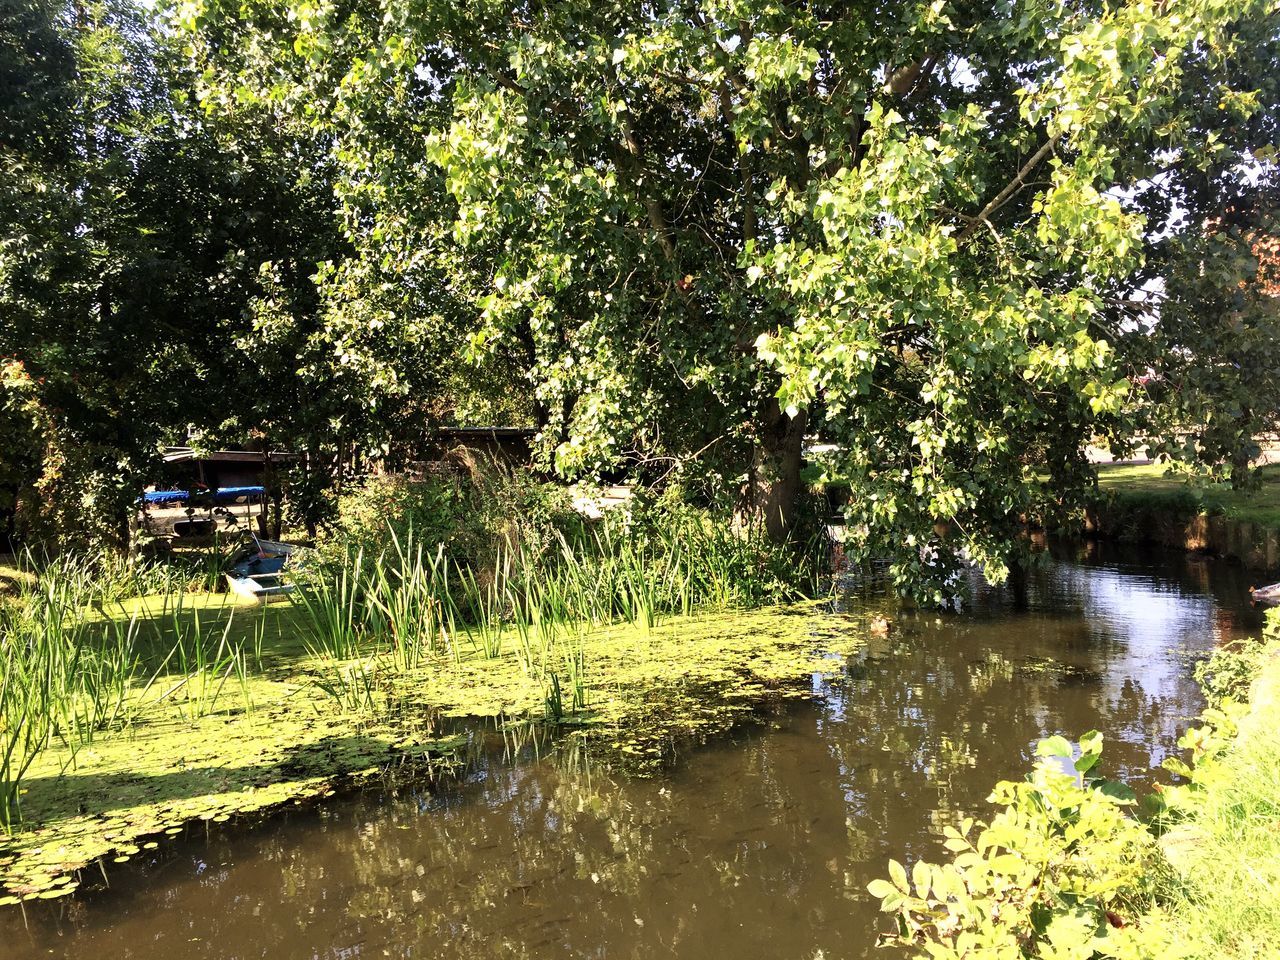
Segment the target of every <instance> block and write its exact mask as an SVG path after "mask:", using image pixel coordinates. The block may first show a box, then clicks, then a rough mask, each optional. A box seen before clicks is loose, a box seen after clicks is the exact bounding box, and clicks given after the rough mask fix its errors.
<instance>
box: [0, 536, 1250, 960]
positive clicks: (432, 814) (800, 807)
mask: <svg viewBox="0 0 1280 960" xmlns="http://www.w3.org/2000/svg"><path fill="white" fill-rule="evenodd" d="M1246 577H1247V574H1245V573H1244V572H1243V571H1240V570H1239V569H1238V568H1234V567H1231V566H1228V565H1225V564H1221V563H1218V562H1215V561H1208V560H1204V559H1198V558H1192V557H1186V556H1183V555H1179V554H1169V555H1155V556H1152V555H1145V556H1144V555H1139V554H1135V553H1131V552H1118V551H1116V550H1115V549H1114V548H1106V549H1101V550H1100V548H1098V547H1096V546H1085V547H1069V548H1062V549H1060V550H1058V551H1056V556H1055V559H1054V561H1053V562H1052V563H1050V564H1049V565H1048V566H1047V567H1046V569H1045V570H1043V571H1042V572H1040V573H1038V574H1036V575H1035V576H1033V578H1032V581H1031V583H1030V585H1029V589H1028V592H1027V595H1026V597H1025V598H1024V601H1025V602H1023V603H1020V604H1015V603H1014V602H1013V600H1012V599H1011V598H1010V597H1009V596H1008V595H1006V594H1005V593H1004V592H1003V591H989V592H986V593H985V594H984V595H981V596H979V597H978V598H977V602H976V603H975V605H974V608H973V609H972V610H970V611H969V612H966V613H963V614H953V615H946V616H938V615H936V614H932V613H915V614H903V615H902V616H901V617H899V618H898V619H897V620H896V622H895V624H894V630H893V632H892V633H891V634H890V635H889V636H887V637H883V638H877V639H874V640H872V641H871V642H870V644H869V645H868V646H867V647H866V649H865V650H864V651H862V652H861V653H860V654H859V655H858V656H857V657H855V658H854V659H853V660H852V661H851V662H850V663H849V664H848V668H847V670H846V671H845V673H844V675H843V676H842V677H840V678H839V679H838V680H835V681H830V682H826V683H823V684H822V685H821V690H820V692H821V694H822V696H821V698H820V699H819V700H817V701H815V702H812V703H808V704H805V705H802V706H798V707H796V706H793V707H790V708H788V709H786V710H785V711H780V712H778V713H775V714H771V715H768V716H765V717H763V718H762V720H761V722H760V723H758V724H755V725H753V726H750V727H748V728H744V729H740V730H739V731H737V732H736V733H734V734H733V735H731V736H729V737H726V738H723V739H720V740H717V741H714V742H712V743H708V744H704V745H701V746H699V747H693V748H690V749H688V750H686V751H684V752H683V753H682V754H681V756H680V758H679V759H678V761H677V762H676V764H675V765H674V767H673V768H672V769H671V770H670V771H669V772H668V773H667V774H666V775H664V776H663V777H660V778H656V779H637V778H631V777H627V776H625V775H620V774H610V773H608V772H605V771H603V770H602V769H600V768H599V766H598V765H597V764H595V763H593V762H592V760H591V758H590V756H588V755H587V754H586V753H584V752H583V751H582V750H581V749H570V748H567V747H563V746H561V747H557V746H556V745H555V744H551V743H542V744H536V743H525V744H517V745H515V746H512V745H511V744H510V743H509V742H507V741H504V739H503V738H502V737H499V736H496V735H489V736H487V737H484V736H481V737H479V738H478V739H479V741H480V742H481V749H480V751H479V754H478V756H477V758H476V760H475V762H474V764H473V766H472V768H471V770H470V773H469V774H468V775H467V776H466V777H465V778H463V779H462V780H460V781H457V782H454V783H452V784H449V785H446V786H438V787H433V788H428V787H425V786H424V787H417V788H403V787H402V788H400V789H398V790H395V791H392V792H390V793H388V792H386V791H374V790H370V791H366V792H364V793H362V794H360V795H357V796H353V797H347V798H343V799H337V800H333V801H330V802H328V803H324V804H321V805H319V806H317V807H314V808H311V809H299V810H296V811H293V812H292V813H289V814H282V815H278V816H276V817H273V818H271V819H269V820H268V821H267V822H265V823H263V824H261V825H259V826H257V827H253V828H244V827H241V828H238V829H226V830H221V831H215V832H213V833H210V834H208V835H206V834H204V833H203V832H201V833H200V834H199V836H197V837H188V838H187V839H185V840H182V841H180V842H177V843H172V844H168V845H166V847H165V848H164V849H163V850H162V851H161V852H160V853H159V854H158V855H157V856H156V857H155V858H154V859H153V860H152V861H151V862H150V863H148V864H144V865H139V866H130V867H127V868H124V869H120V868H117V869H116V870H114V871H113V872H112V873H111V874H110V879H111V887H110V889H104V890H100V891H97V892H91V893H89V894H87V895H84V896H81V897H79V898H78V899H77V900H75V901H73V902H69V903H68V902H59V903H56V904H50V905H41V906H40V907H38V908H36V909H30V908H29V911H28V922H27V924H26V925H24V924H23V923H22V918H21V916H20V915H18V914H16V913H14V912H13V911H7V912H6V913H5V914H4V915H3V916H0V957H5V958H13V960H25V958H29V957H30V958H34V957H49V956H55V957H94V958H98V957H100V958H109V960H114V958H122V960H123V958H148V960H150V958H161V960H183V958H251V957H252V958H270V960H294V958H297V960H302V958H307V960H322V958H323V960H330V958H332V960H347V958H366V957H367V958H379V957H396V958H407V957H414V958H419V957H421V958H481V957H483V958H514V957H520V958H525V957H527V958H544V957H545V958H561V957H565V958H567V957H575V958H605V957H608V958H633V957H634V958H665V957H680V958H698V960H703V958H706V960H714V958H730V960H749V958H757V957H760V958H779V960H790V958H796V960H813V958H815V957H818V956H821V957H825V958H830V960H836V958H861V957H868V956H873V955H875V954H876V953H877V951H876V950H875V948H874V944H875V939H876V933H877V930H878V929H879V927H880V923H881V921H880V918H879V915H878V914H877V911H876V904H875V903H874V902H873V901H872V899H871V898H870V897H869V895H868V894H867V893H866V892H865V888H866V884H867V882H868V881H869V880H870V879H872V878H873V877H875V876H878V875H881V874H883V873H884V870H885V862H886V860H887V859H888V858H889V857H896V858H898V859H900V860H908V861H909V860H912V859H914V858H917V857H926V858H932V859H939V858H940V857H941V856H942V851H941V845H940V842H939V839H938V833H939V831H940V829H941V827H942V826H944V825H946V824H950V823H953V822H955V821H956V820H957V819H959V818H960V817H962V816H964V815H966V814H976V815H979V816H983V815H986V814H987V812H988V811H989V807H988V806H987V805H986V803H985V798H986V796H987V794H988V792H989V790H990V788H991V786H992V784H993V783H994V782H995V781H996V780H998V779H1002V778H1010V777H1020V776H1021V775H1022V774H1023V773H1024V772H1025V770H1026V769H1027V767H1028V765H1029V762H1030V757H1031V748H1032V745H1033V744H1034V743H1035V742H1036V740H1038V739H1039V738H1041V737H1043V736H1045V735H1047V734H1050V733H1057V732H1061V733H1064V734H1066V735H1067V736H1071V737H1076V736H1079V735H1080V734H1082V733H1084V732H1086V731H1087V730H1090V729H1095V728H1096V729H1099V730H1101V731H1103V733H1104V735H1105V737H1106V744H1107V745H1106V749H1105V753H1104V762H1105V769H1106V773H1107V774H1108V775H1110V776H1119V777H1123V778H1127V779H1129V780H1130V782H1132V783H1134V785H1135V786H1137V787H1139V788H1140V789H1141V788H1142V787H1143V786H1145V785H1148V784H1149V783H1150V782H1151V780H1150V776H1151V775H1150V770H1151V769H1152V768H1153V767H1155V766H1157V765H1158V764H1159V762H1160V760H1161V759H1162V758H1163V757H1165V756H1166V755H1168V754H1169V753H1171V752H1172V751H1173V750H1175V749H1176V746H1175V744H1176V740H1177V737H1178V734H1179V732H1180V730H1181V729H1182V728H1183V727H1184V726H1185V725H1186V722H1187V720H1188V718H1190V717H1192V716H1194V715H1195V713H1196V712H1198V710H1199V709H1200V700H1199V696H1198V691H1197V689H1196V687H1195V684H1194V683H1193V682H1192V680H1191V669H1192V663H1193V659H1192V658H1193V657H1194V656H1195V655H1196V654H1202V653H1204V652H1206V651H1208V650H1210V649H1212V648H1213V647H1214V646H1215V645H1216V644H1219V643H1221V642H1223V641H1226V640H1229V639H1231V638H1234V637H1237V636H1241V635H1244V634H1249V633H1256V632H1257V631H1258V630H1259V629H1260V626H1261V615H1260V613H1258V612H1257V611H1254V610H1251V609H1250V608H1249V607H1248V606H1247V605H1246V604H1245V602H1244V596H1245V588H1246V587H1247V586H1248V582H1247V579H1246Z"/></svg>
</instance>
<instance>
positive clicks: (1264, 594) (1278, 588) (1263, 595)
mask: <svg viewBox="0 0 1280 960" xmlns="http://www.w3.org/2000/svg"><path fill="white" fill-rule="evenodd" d="M1249 596H1250V597H1251V598H1252V599H1253V602H1254V603H1262V604H1266V605H1267V606H1271V607H1274V606H1280V583H1273V584H1271V586H1269V587H1250V588H1249Z"/></svg>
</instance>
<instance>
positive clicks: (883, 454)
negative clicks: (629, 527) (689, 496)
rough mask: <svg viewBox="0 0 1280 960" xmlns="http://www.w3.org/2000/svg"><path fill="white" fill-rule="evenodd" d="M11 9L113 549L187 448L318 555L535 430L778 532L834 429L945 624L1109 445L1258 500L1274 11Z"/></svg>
mask: <svg viewBox="0 0 1280 960" xmlns="http://www.w3.org/2000/svg"><path fill="white" fill-rule="evenodd" d="M6 2H7V3H9V4H10V5H12V12H11V13H10V14H9V15H7V16H6V18H5V24H4V27H3V31H4V32H3V34H0V70H3V71H4V76H5V78H6V79H5V81H4V83H3V84H0V98H2V99H0V116H3V117H4V119H5V126H4V128H3V129H0V157H2V158H3V162H4V163H5V164H6V169H7V171H8V172H9V174H10V176H11V179H12V182H13V183H14V184H15V188H14V189H13V190H11V191H9V192H8V194H7V195H6V197H5V198H4V200H3V201H0V244H2V246H0V251H2V253H0V257H2V259H0V355H10V356H15V357H17V358H18V359H20V360H22V361H23V363H24V365H25V367H26V369H28V370H29V371H30V373H31V375H32V376H33V377H35V378H36V380H37V382H38V383H40V385H41V386H40V390H39V391H38V393H39V400H40V402H41V403H42V404H43V409H44V410H46V411H47V412H48V413H49V415H50V417H51V418H52V420H51V424H50V429H51V431H52V432H51V433H50V437H51V438H52V440H53V445H52V447H50V451H53V450H56V451H57V458H56V463H57V464H58V468H57V470H58V472H61V474H63V475H64V476H65V478H66V480H65V483H64V485H63V486H62V488H61V490H62V492H61V493H60V494H59V496H60V498H61V499H62V500H63V501H64V502H66V501H69V500H72V499H74V502H75V503H76V504H78V505H80V507H82V508H83V509H79V510H78V512H79V513H81V514H84V513H86V512H93V511H94V510H96V511H97V512H98V513H99V514H101V515H103V516H107V517H116V518H118V517H119V516H120V514H121V512H122V509H123V507H124V505H126V504H127V502H128V499H129V497H131V496H132V495H133V491H134V490H135V489H136V485H137V482H138V481H139V479H140V478H142V477H143V476H144V475H145V474H146V472H147V470H148V468H149V466H150V465H151V464H153V463H154V450H155V448H156V445H157V444H158V443H159V442H160V441H161V440H163V439H166V438H169V439H171V438H175V437H178V435H180V434H185V433H187V432H188V431H189V430H190V429H191V428H195V431H196V434H197V436H199V437H202V438H204V439H203V441H202V442H208V443H213V442H231V441H235V442H239V443H254V444H258V445H262V446H285V447H293V448H297V449H301V450H304V451H305V452H306V454H307V456H306V457H305V458H304V459H303V460H301V461H300V462H299V463H300V468H299V471H298V475H297V476H295V477H294V478H293V483H294V489H293V493H294V500H295V503H296V504H297V505H300V506H301V507H302V511H301V513H302V515H303V519H306V520H307V521H308V522H309V524H310V525H313V526H314V524H315V523H316V522H317V521H320V520H324V519H325V518H326V517H329V516H331V515H332V510H333V505H334V502H335V501H334V497H333V492H334V490H335V489H336V488H337V487H338V486H339V485H340V483H341V481H342V478H343V476H344V474H345V473H347V472H349V471H350V470H351V469H352V466H353V464H354V463H356V462H357V461H359V460H360V459H361V458H363V457H388V458H390V459H391V460H392V461H395V460H397V459H399V458H402V457H403V456H405V455H406V454H407V453H408V452H410V450H411V448H412V446H413V442H414V440H415V438H417V437H418V436H420V435H421V433H422V432H423V430H424V428H425V426H426V425H428V424H430V423H431V422H434V421H435V420H437V419H439V418H442V417H447V416H463V417H486V418H487V417H500V418H503V419H506V420H508V421H521V420H523V419H525V418H529V419H531V420H532V421H533V422H535V423H536V424H537V425H538V427H539V428H540V431H541V432H540V438H539V444H538V459H539V464H540V465H541V466H543V467H545V468H548V469H555V470H556V471H558V472H559V473H560V474H561V475H563V476H566V477H578V476H584V475H591V474H594V473H599V472H601V471H611V470H617V469H618V468H619V467H620V466H627V467H629V468H630V469H631V471H632V472H633V473H635V474H636V475H637V476H639V477H640V478H641V479H644V480H646V481H650V482H654V481H661V482H664V483H668V484H669V483H672V482H673V481H679V482H681V483H683V484H684V485H685V487H686V488H688V489H690V490H692V491H693V492H694V493H695V494H696V495H697V496H698V497H700V498H701V499H702V500H703V501H708V500H711V499H719V500H721V501H722V502H733V503H735V504H736V506H737V509H738V512H739V514H740V516H741V517H743V518H744V519H745V520H747V521H749V522H751V523H758V524H761V525H763V526H764V527H765V529H766V530H767V531H768V532H769V534H770V535H771V536H772V537H773V538H774V539H779V540H780V539H785V538H786V537H787V536H788V535H789V533H790V531H791V528H792V525H793V523H794V521H795V517H796V503H797V497H798V495H799V493H800V490H801V488H802V485H803V484H802V475H801V466H802V458H803V452H804V445H805V441H806V437H808V438H810V439H817V440H821V441H825V442H826V446H825V449H826V451H827V452H826V453H825V454H824V455H823V456H821V457H819V458H815V462H814V463H813V468H812V472H811V475H810V476H809V477H808V478H807V479H810V480H812V479H818V480H821V481H823V482H825V483H828V484H830V485H838V486H841V487H844V488H847V489H848V490H849V491H850V496H849V498H848V513H849V520H850V530H851V532H852V534H853V535H852V537H851V539H850V548H851V550H852V552H853V554H854V555H855V557H856V558H857V559H868V558H870V557H873V556H874V557H887V558H888V559H890V560H891V561H892V563H893V573H894V576H895V578H896V580H897V582H898V584H899V586H900V587H902V588H903V589H906V590H911V591H915V592H917V593H923V594H926V595H928V596H931V597H933V598H939V597H941V596H942V595H943V592H944V591H945V590H946V588H947V584H948V582H949V581H950V579H951V578H952V576H953V574H954V572H955V570H956V567H957V565H958V564H959V563H960V562H961V561H962V560H965V559H967V560H968V561H972V562H976V563H978V564H979V565H981V567H982V568H983V570H984V572H985V573H986V575H987V576H988V577H989V578H990V579H992V580H998V579H1001V578H1002V577H1004V576H1005V575H1006V573H1007V571H1008V569H1009V564H1010V563H1011V562H1018V560H1019V556H1020V553H1019V551H1020V549H1021V548H1020V547H1019V540H1018V537H1017V532H1018V531H1019V529H1020V528H1021V525H1022V524H1023V523H1025V522H1026V521H1028V520H1030V521H1033V522H1041V523H1045V524H1047V525H1051V526H1053V525H1058V524H1061V523H1064V522H1068V521H1070V520H1071V518H1072V517H1073V516H1074V515H1075V511H1076V509H1077V508H1078V506H1079V504H1080V502H1081V499H1082V495H1083V494H1084V493H1085V492H1086V490H1087V488H1088V487H1089V486H1090V485H1091V483H1092V481H1093V477H1092V472H1091V470H1090V469H1089V466H1088V464H1087V463H1086V461H1085V459H1084V456H1083V449H1084V446H1085V444H1086V443H1087V442H1088V441H1090V440H1091V439H1093V438H1095V437H1099V436H1101V437H1104V438H1109V439H1110V440H1111V441H1112V442H1113V444H1115V445H1116V446H1117V447H1118V448H1123V447H1125V446H1127V445H1128V444H1129V443H1130V442H1131V441H1132V440H1134V439H1140V438H1142V437H1144V436H1152V437H1155V438H1157V439H1158V441H1159V442H1160V449H1162V450H1163V451H1165V452H1166V453H1169V454H1172V455H1176V456H1179V457H1181V458H1183V459H1186V460H1189V461H1195V462H1205V463H1209V464H1211V465H1213V466H1214V467H1215V468H1217V469H1218V470H1219V472H1222V473H1232V474H1233V476H1234V477H1236V478H1238V479H1240V478H1243V477H1244V476H1245V472H1244V470H1243V466H1244V465H1245V464H1246V463H1247V460H1248V455H1249V453H1250V452H1251V450H1252V444H1253V442H1254V436H1255V435H1256V433H1257V432H1258V431H1259V430H1261V429H1265V428H1266V427H1268V426H1269V425H1270V422H1271V420H1270V418H1271V417H1272V416H1273V413H1272V412H1273V411H1274V410H1275V409H1276V407H1277V404H1276V403H1275V402H1274V398H1275V392H1276V390H1277V389H1280V379H1277V377H1276V374H1275V365H1274V363H1273V362H1272V361H1271V359H1270V351H1269V350H1268V349H1267V344H1268V343H1269V340H1270V337H1271V333H1272V332H1273V327H1274V324H1275V319H1276V309H1275V308H1276V298H1275V297H1274V296H1272V293H1273V291H1272V290H1271V289H1270V288H1269V287H1267V286H1266V285H1265V284H1260V283H1255V282H1253V280H1254V279H1255V278H1256V273H1257V265H1256V261H1257V257H1256V249H1257V244H1258V242H1259V240H1265V239H1266V238H1267V237H1268V235H1269V232H1270V231H1271V230H1272V217H1273V210H1274V182H1275V178H1276V177H1275V163H1274V161H1273V155H1272V152H1271V150H1272V145H1273V143H1274V141H1275V133H1276V131H1275V129H1274V126H1275V122H1276V121H1275V117H1276V115H1277V111H1276V110H1275V106H1276V100H1277V92H1278V91H1280V87H1278V86H1277V82H1276V80H1275V76H1276V75H1277V73H1278V71H1277V70H1276V69H1275V66H1276V61H1277V57H1276V53H1277V50H1276V43H1277V37H1278V36H1280V31H1278V30H1277V23H1278V19H1277V7H1276V3H1275V0H1170V2H1162V3H1150V2H1146V0H1134V2H1127V3H1123V4H1109V3H1085V4H1074V5H1058V4H1051V3H1045V2H1041V0H1014V2H1009V3H1001V4H995V5H992V4H982V3H946V2H943V0H938V2H932V3H920V4H914V5H907V6H884V5H876V4H846V5H841V6H838V7H833V8H830V9H828V8H827V7H824V6H823V5H820V4H811V3H778V2H776V0H734V2H722V0H715V2H711V0H708V2H700V3H675V2H670V3H642V4H628V3H618V2H605V3H599V2H596V3H590V4H588V3H582V2H579V0H561V2H547V3H535V4H504V3H497V2H489V0H486V2H481V3H479V4H468V5H466V6H465V7H459V6H458V5H456V4H452V3H434V2H413V3H409V2H406V0H384V2H373V0H341V2H339V0H321V2H312V0H305V2H304V0H296V2H289V3H277V2H267V0H234V2H233V0H185V2H181V3H176V4H173V5H165V6H162V7H161V8H160V9H159V10H158V11H153V10H152V8H151V7H150V6H149V5H143V4H136V5H135V4H133V3H130V2H129V0H100V2H97V3H75V4H65V5H64V4H60V3H57V2H54V0H45V2H43V3H37V4H29V3H19V2H18V0H6ZM1206 91H1211V95H1208V96H1206ZM1241 278H1246V279H1248V280H1249V282H1247V283H1245V284H1244V286H1241V284H1240V282H1239V281H1240V279H1241ZM51 456H52V454H51V452H49V451H47V452H46V454H45V460H46V464H47V463H49V462H53V461H51V460H50V457H51ZM44 473H45V474H49V473H50V471H49V470H48V469H47V468H46V470H45V471H44ZM68 491H73V492H74V497H73V494H72V493H70V492H68Z"/></svg>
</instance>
